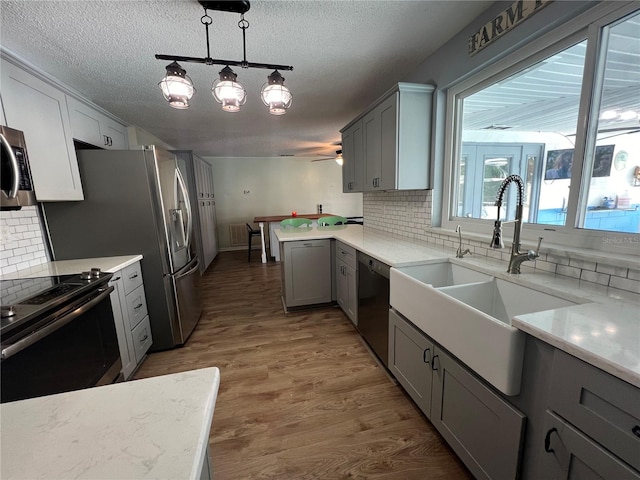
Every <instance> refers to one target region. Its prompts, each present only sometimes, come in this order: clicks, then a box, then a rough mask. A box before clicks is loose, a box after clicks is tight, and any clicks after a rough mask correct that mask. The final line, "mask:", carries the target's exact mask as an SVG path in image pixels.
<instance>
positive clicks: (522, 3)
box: [469, 0, 553, 57]
mask: <svg viewBox="0 0 640 480" xmlns="http://www.w3.org/2000/svg"><path fill="white" fill-rule="evenodd" d="M552 1H553V0H517V1H515V2H513V3H512V4H511V6H510V7H509V8H507V9H506V10H503V11H502V12H501V13H500V15H498V16H497V17H495V18H494V19H493V20H491V21H490V22H487V23H486V24H485V25H483V26H482V28H481V29H480V30H478V31H477V32H476V33H474V34H473V35H471V36H470V37H469V56H470V57H471V56H473V55H475V54H476V53H478V52H479V51H480V50H482V49H483V48H484V47H486V46H487V45H490V44H491V43H492V42H493V41H494V40H496V39H497V38H500V37H501V36H502V35H504V34H505V33H507V32H508V31H509V30H512V29H513V28H514V27H515V26H516V25H518V24H520V23H522V22H524V21H525V20H526V19H527V18H529V17H530V16H531V15H533V14H534V13H536V12H538V11H539V10H541V9H542V8H543V7H545V6H547V5H548V4H550V3H551V2H552Z"/></svg>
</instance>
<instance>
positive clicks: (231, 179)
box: [203, 157, 362, 249]
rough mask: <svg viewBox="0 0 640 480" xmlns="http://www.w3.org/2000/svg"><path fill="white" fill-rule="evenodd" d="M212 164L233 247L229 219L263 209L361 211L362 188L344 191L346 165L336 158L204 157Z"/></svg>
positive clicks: (225, 242)
mask: <svg viewBox="0 0 640 480" xmlns="http://www.w3.org/2000/svg"><path fill="white" fill-rule="evenodd" d="M203 158H204V160H206V161H207V162H209V163H210V164H211V165H213V184H214V193H215V198H216V214H217V218H218V239H219V241H220V247H221V249H224V248H228V247H229V245H230V241H229V224H231V223H246V222H249V223H251V222H253V219H254V217H256V216H264V215H288V214H290V213H291V212H292V211H293V210H295V211H296V212H298V214H299V215H301V216H302V215H304V214H305V213H306V214H311V213H316V211H317V204H319V203H320V204H322V208H323V211H324V212H326V213H334V214H336V215H342V216H359V215H362V194H361V193H342V167H340V166H339V165H338V164H337V163H336V162H334V161H332V160H326V161H321V162H312V161H311V158H299V157H270V158H263V157H251V158H219V157H203Z"/></svg>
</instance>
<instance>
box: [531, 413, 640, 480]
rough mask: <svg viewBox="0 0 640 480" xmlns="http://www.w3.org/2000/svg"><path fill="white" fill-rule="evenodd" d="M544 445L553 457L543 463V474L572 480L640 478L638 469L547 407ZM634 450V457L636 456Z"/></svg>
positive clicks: (548, 453)
mask: <svg viewBox="0 0 640 480" xmlns="http://www.w3.org/2000/svg"><path fill="white" fill-rule="evenodd" d="M545 427H546V428H547V434H546V436H545V442H544V448H545V451H546V452H547V455H548V456H552V457H553V459H554V461H553V462H552V463H551V464H549V463H548V462H547V463H546V471H545V472H544V473H543V475H544V478H553V479H558V480H560V479H571V480H574V479H575V480H578V479H579V480H614V479H615V480H627V479H636V480H637V479H640V474H639V473H638V471H637V470H634V469H632V468H631V467H630V466H629V465H627V464H626V463H624V462H623V461H622V460H620V459H619V458H617V457H616V456H615V455H613V454H612V453H611V452H609V451H608V450H605V449H604V448H602V446H601V445H600V444H598V443H596V442H595V441H594V440H592V439H591V438H589V437H588V436H586V435H585V434H584V433H582V432H581V431H579V430H578V429H576V428H575V427H573V426H572V425H571V424H569V423H567V422H566V421H564V420H563V419H562V418H561V417H559V416H558V415H556V414H554V413H553V412H551V411H549V410H547V418H546V421H545ZM638 456H639V455H638V452H636V457H638Z"/></svg>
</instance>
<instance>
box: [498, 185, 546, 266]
mask: <svg viewBox="0 0 640 480" xmlns="http://www.w3.org/2000/svg"><path fill="white" fill-rule="evenodd" d="M512 182H514V183H515V184H516V185H517V186H518V195H517V203H516V218H515V220H510V221H508V222H502V221H501V220H500V208H501V207H502V199H503V198H504V192H505V191H506V189H507V187H508V186H509V184H510V183H512ZM523 197H524V182H523V181H522V178H520V176H519V175H509V176H508V177H507V178H505V179H504V180H503V181H502V183H501V184H500V187H498V195H497V197H496V203H495V205H496V207H498V218H497V220H496V221H495V223H494V227H493V237H492V238H491V248H494V249H495V248H504V243H503V242H502V224H503V223H515V226H514V227H513V242H512V244H511V256H510V257H509V267H508V268H507V272H508V273H520V265H522V262H525V261H527V260H535V259H536V258H538V257H539V256H540V244H541V243H542V237H538V248H537V249H536V250H535V251H534V250H528V251H527V252H521V251H520V235H521V234H522V210H523Z"/></svg>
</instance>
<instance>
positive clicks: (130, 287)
mask: <svg viewBox="0 0 640 480" xmlns="http://www.w3.org/2000/svg"><path fill="white" fill-rule="evenodd" d="M122 279H123V282H124V293H125V295H128V294H129V293H131V292H133V291H134V290H135V289H136V288H138V287H139V286H140V285H142V270H141V268H140V262H136V263H134V264H133V265H129V266H128V267H126V268H123V269H122Z"/></svg>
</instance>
